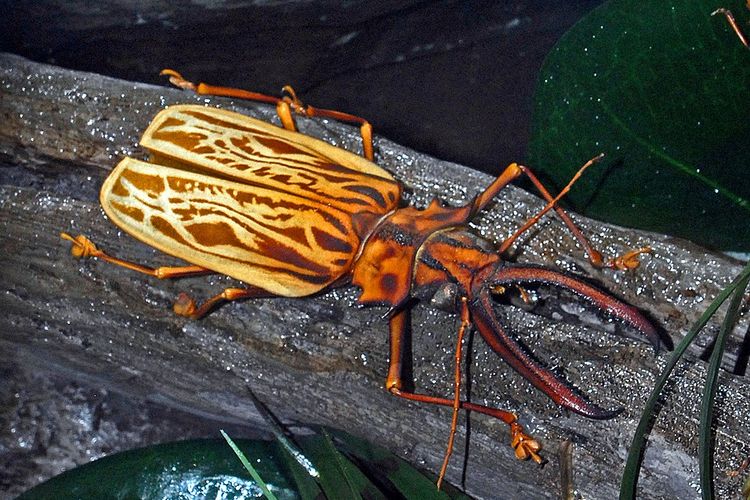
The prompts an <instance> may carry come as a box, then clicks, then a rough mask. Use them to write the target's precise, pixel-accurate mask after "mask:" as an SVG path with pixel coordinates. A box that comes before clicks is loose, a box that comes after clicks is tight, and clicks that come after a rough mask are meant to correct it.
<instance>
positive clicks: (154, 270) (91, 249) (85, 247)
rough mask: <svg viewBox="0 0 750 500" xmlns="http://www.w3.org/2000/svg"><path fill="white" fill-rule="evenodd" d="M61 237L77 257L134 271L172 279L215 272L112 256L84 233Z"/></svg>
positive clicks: (197, 267) (195, 267)
mask: <svg viewBox="0 0 750 500" xmlns="http://www.w3.org/2000/svg"><path fill="white" fill-rule="evenodd" d="M60 237H61V238H62V239H64V240H68V241H70V242H71V243H72V244H73V245H72V246H71V248H70V253H71V254H72V255H73V257H75V258H76V259H81V258H88V257H96V258H97V259H101V260H103V261H105V262H109V263H110V264H114V265H116V266H120V267H124V268H126V269H130V270H132V271H137V272H139V273H143V274H147V275H149V276H153V277H154V278H159V279H171V278H184V277H187V276H202V275H205V274H213V271H211V270H209V269H206V268H204V267H200V266H176V267H169V266H162V267H147V266H142V265H140V264H136V263H134V262H129V261H127V260H123V259H118V258H117V257H112V256H111V255H108V254H106V253H104V252H103V251H101V250H99V248H98V247H97V246H96V245H94V243H92V242H91V240H89V239H88V238H86V237H85V236H84V235H82V234H79V235H78V236H76V237H75V238H73V237H72V236H70V235H69V234H68V233H60Z"/></svg>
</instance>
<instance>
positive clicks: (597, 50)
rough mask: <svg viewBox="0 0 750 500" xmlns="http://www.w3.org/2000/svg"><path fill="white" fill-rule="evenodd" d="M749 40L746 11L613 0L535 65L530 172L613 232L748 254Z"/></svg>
mask: <svg viewBox="0 0 750 500" xmlns="http://www.w3.org/2000/svg"><path fill="white" fill-rule="evenodd" d="M717 7H731V8H733V12H734V15H735V17H736V18H737V21H738V23H739V25H740V26H741V27H742V28H744V29H746V30H748V31H750V26H748V24H747V21H748V19H750V11H748V10H747V9H746V8H745V6H744V2H741V1H733V2H732V1H730V2H727V1H725V0H717V1H707V0H684V1H680V2H676V1H672V2H669V1H664V0H647V1H644V0H613V1H611V2H608V3H606V4H604V5H602V6H601V7H599V8H598V9H595V10H594V11H592V12H591V13H590V14H589V15H588V16H587V17H586V18H584V19H583V20H582V21H580V22H579V23H578V24H576V25H575V26H574V27H573V28H572V29H571V30H570V31H568V32H567V33H566V34H565V35H564V36H563V37H562V39H561V40H560V41H559V43H558V44H557V45H556V46H555V48H554V49H553V50H552V52H551V53H550V54H549V55H548V57H547V59H546V61H545V63H544V66H543V68H542V72H541V76H540V79H539V82H538V85H537V91H536V96H535V103H534V116H533V125H532V139H531V142H530V145H529V165H531V166H532V167H533V168H534V169H536V170H538V171H542V172H543V174H544V175H545V176H546V177H548V178H549V179H551V180H552V181H553V184H556V185H557V186H558V187H562V186H563V185H565V183H566V182H567V180H568V179H569V178H570V177H571V176H572V175H573V173H574V172H575V170H576V169H577V168H578V167H579V166H580V165H581V164H583V163H584V162H585V161H586V160H588V159H589V158H591V157H593V156H595V155H597V154H598V153H600V152H604V153H606V155H607V157H606V158H605V161H604V162H602V164H600V165H599V166H598V167H596V168H595V169H590V170H589V171H588V172H587V173H586V175H585V176H584V178H583V179H581V180H580V181H579V183H578V184H577V185H576V186H575V187H574V189H573V190H572V191H571V193H570V194H569V195H568V198H567V200H568V202H569V203H570V204H572V205H573V207H574V208H575V210H577V211H578V212H580V213H584V214H586V215H589V216H592V217H595V218H598V219H602V220H607V221H610V222H613V223H617V224H621V225H625V226H633V227H639V228H643V229H648V230H653V231H659V232H664V233H668V234H673V235H677V236H681V237H684V238H689V239H691V240H693V241H696V242H698V243H701V244H704V245H707V246H711V247H715V248H720V249H724V250H738V251H747V250H750V224H748V223H747V220H748V216H749V215H750V175H748V168H749V167H750V141H749V140H748V138H750V51H749V50H747V49H746V48H745V47H744V46H743V45H742V44H741V43H740V42H739V40H738V38H737V36H736V35H735V33H734V32H733V31H732V30H731V29H730V27H729V23H728V22H727V20H726V19H725V18H724V16H722V15H717V16H711V13H712V12H713V11H714V10H715V9H716V8H717Z"/></svg>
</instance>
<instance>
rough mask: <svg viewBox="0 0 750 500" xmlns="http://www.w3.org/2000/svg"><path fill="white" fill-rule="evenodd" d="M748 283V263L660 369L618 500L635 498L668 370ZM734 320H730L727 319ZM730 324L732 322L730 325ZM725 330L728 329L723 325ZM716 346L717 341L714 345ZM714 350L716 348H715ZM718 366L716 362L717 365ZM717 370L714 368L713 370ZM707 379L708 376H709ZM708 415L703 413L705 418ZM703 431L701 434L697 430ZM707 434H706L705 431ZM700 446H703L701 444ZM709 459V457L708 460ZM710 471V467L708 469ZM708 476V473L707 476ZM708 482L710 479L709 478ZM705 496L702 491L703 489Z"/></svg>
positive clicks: (639, 423) (637, 429)
mask: <svg viewBox="0 0 750 500" xmlns="http://www.w3.org/2000/svg"><path fill="white" fill-rule="evenodd" d="M748 280H750V263H748V264H747V265H746V266H745V268H744V269H743V270H742V272H741V273H740V275H739V276H737V277H736V278H735V279H734V280H733V281H732V282H731V283H730V284H729V285H728V286H727V287H726V288H725V289H724V290H722V291H721V293H719V295H718V296H717V297H716V298H715V299H714V300H713V301H712V302H711V304H709V306H708V308H706V310H705V311H704V313H703V314H702V315H701V317H700V318H698V321H696V322H695V323H694V324H693V326H692V327H691V328H690V331H689V332H688V333H687V335H685V338H683V339H682V341H680V343H679V344H678V345H677V347H675V350H674V352H673V353H672V356H671V357H670V358H669V361H668V362H667V366H665V367H664V370H663V371H662V373H661V374H660V375H659V378H658V379H657V380H656V383H655V384H654V389H653V391H652V392H651V395H650V396H649V398H648V401H646V406H645V407H644V408H643V413H642V414H641V419H640V421H639V422H638V427H637V428H636V431H635V435H634V436H633V442H632V443H631V444H630V449H629V450H628V459H627V462H626V464H625V472H624V474H623V477H622V482H621V483H620V500H630V499H632V498H636V496H635V493H636V485H637V482H638V473H639V471H640V466H641V459H642V457H643V451H644V449H645V447H646V438H647V437H648V434H649V431H650V429H651V425H652V423H653V419H654V418H655V410H656V405H657V403H658V401H659V397H660V396H661V393H662V391H663V389H664V386H665V385H666V383H667V380H668V379H669V376H670V375H671V373H672V370H674V367H675V366H676V365H677V363H678V362H679V360H680V359H681V358H682V356H683V355H684V354H685V351H687V348H688V347H689V346H690V344H691V343H692V342H693V340H695V337H697V336H698V333H700V331H701V330H702V329H703V327H704V326H706V323H708V321H709V320H710V319H711V318H712V317H713V315H714V314H716V311H717V310H718V309H719V307H721V305H722V304H723V303H724V302H725V301H726V300H727V298H729V296H730V295H732V294H733V293H736V294H738V295H740V296H742V294H743V293H744V290H745V288H746V287H747V283H748ZM732 302H733V303H734V302H736V300H735V299H733V300H732ZM739 305H740V303H739V302H738V303H737V304H736V307H737V308H739ZM732 306H735V304H732ZM735 314H736V311H735V312H732V309H731V307H730V310H729V311H728V314H727V317H726V318H725V320H724V323H723V325H722V331H723V330H724V328H725V325H728V324H729V323H728V321H730V320H732V319H736V317H734V315H735ZM730 316H731V317H734V318H730ZM731 324H732V325H734V324H735V323H734V322H732V323H731ZM726 328H730V329H731V327H729V326H727V327H726ZM717 344H718V342H717ZM715 349H716V347H715ZM714 354H716V356H718V357H719V358H720V357H721V354H722V353H721V352H718V353H717V352H715V353H714ZM717 363H718V362H717ZM716 369H717V370H718V365H717V368H716ZM709 378H710V377H709ZM706 390H707V391H709V390H710V391H714V390H715V389H714V388H713V387H709V383H708V382H707V389H706ZM708 413H709V412H707V415H708ZM704 418H710V415H708V416H704ZM704 426H706V427H710V421H709V422H706V421H702V422H701V427H702V428H703V427H704ZM701 432H703V431H701ZM706 432H708V431H706ZM702 446H705V444H704V445H702ZM702 453H703V455H702V456H703V459H702V460H703V461H704V462H705V460H707V459H706V456H710V453H707V452H706V450H702ZM708 460H710V458H708ZM704 469H705V465H702V466H701V475H702V476H703V475H704V473H703V470H704ZM708 469H710V465H709V467H708ZM708 474H710V472H709V473H708ZM709 483H710V479H709ZM704 493H705V490H704Z"/></svg>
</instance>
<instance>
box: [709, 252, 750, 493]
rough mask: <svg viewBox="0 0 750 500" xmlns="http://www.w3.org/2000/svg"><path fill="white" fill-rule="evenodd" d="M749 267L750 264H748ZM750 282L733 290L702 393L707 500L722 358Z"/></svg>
mask: <svg viewBox="0 0 750 500" xmlns="http://www.w3.org/2000/svg"><path fill="white" fill-rule="evenodd" d="M749 265H750V264H749ZM748 282H750V275H748V276H745V278H744V279H742V280H740V282H739V283H738V285H737V288H736V289H735V290H734V295H733V296H732V301H731V302H730V303H729V309H727V315H726V316H725V317H724V321H722V323H721V329H720V330H719V334H718V335H717V336H716V342H715V343H714V348H713V351H712V352H711V359H710V361H709V364H708V373H707V374H706V386H705V389H704V391H703V403H702V404H701V419H700V438H699V441H698V456H699V457H700V481H701V491H702V492H703V499H704V500H713V497H714V496H713V452H712V446H711V423H712V421H713V404H714V397H715V396H716V385H717V380H718V378H719V368H720V367H721V359H722V358H723V356H724V347H725V346H726V341H727V338H728V337H729V335H730V334H731V333H732V330H733V329H734V326H735V325H736V324H737V318H738V317H739V312H740V306H742V299H743V298H744V296H745V289H746V288H747V285H748Z"/></svg>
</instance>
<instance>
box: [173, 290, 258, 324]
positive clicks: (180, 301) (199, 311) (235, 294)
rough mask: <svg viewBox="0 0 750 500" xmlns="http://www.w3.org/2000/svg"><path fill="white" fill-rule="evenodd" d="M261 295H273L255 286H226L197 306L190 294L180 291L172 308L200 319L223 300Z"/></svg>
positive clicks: (228, 300)
mask: <svg viewBox="0 0 750 500" xmlns="http://www.w3.org/2000/svg"><path fill="white" fill-rule="evenodd" d="M263 297H273V294H271V293H269V292H267V291H265V290H263V289H261V288H257V287H248V288H227V289H225V290H224V291H223V292H221V293H217V294H216V295H214V296H213V297H210V298H208V299H207V300H205V301H204V302H203V303H202V304H201V305H200V306H199V305H197V304H196V302H195V300H193V298H192V297H191V296H190V295H188V294H187V293H185V292H182V293H181V294H180V295H178V296H177V300H176V301H175V303H174V306H173V310H174V312H175V314H177V315H179V316H184V317H186V318H190V319H201V318H202V317H204V316H206V315H207V314H208V313H210V312H211V311H213V310H214V309H216V308H217V307H219V305H221V304H223V303H224V302H232V301H235V300H241V299H259V298H263Z"/></svg>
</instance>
